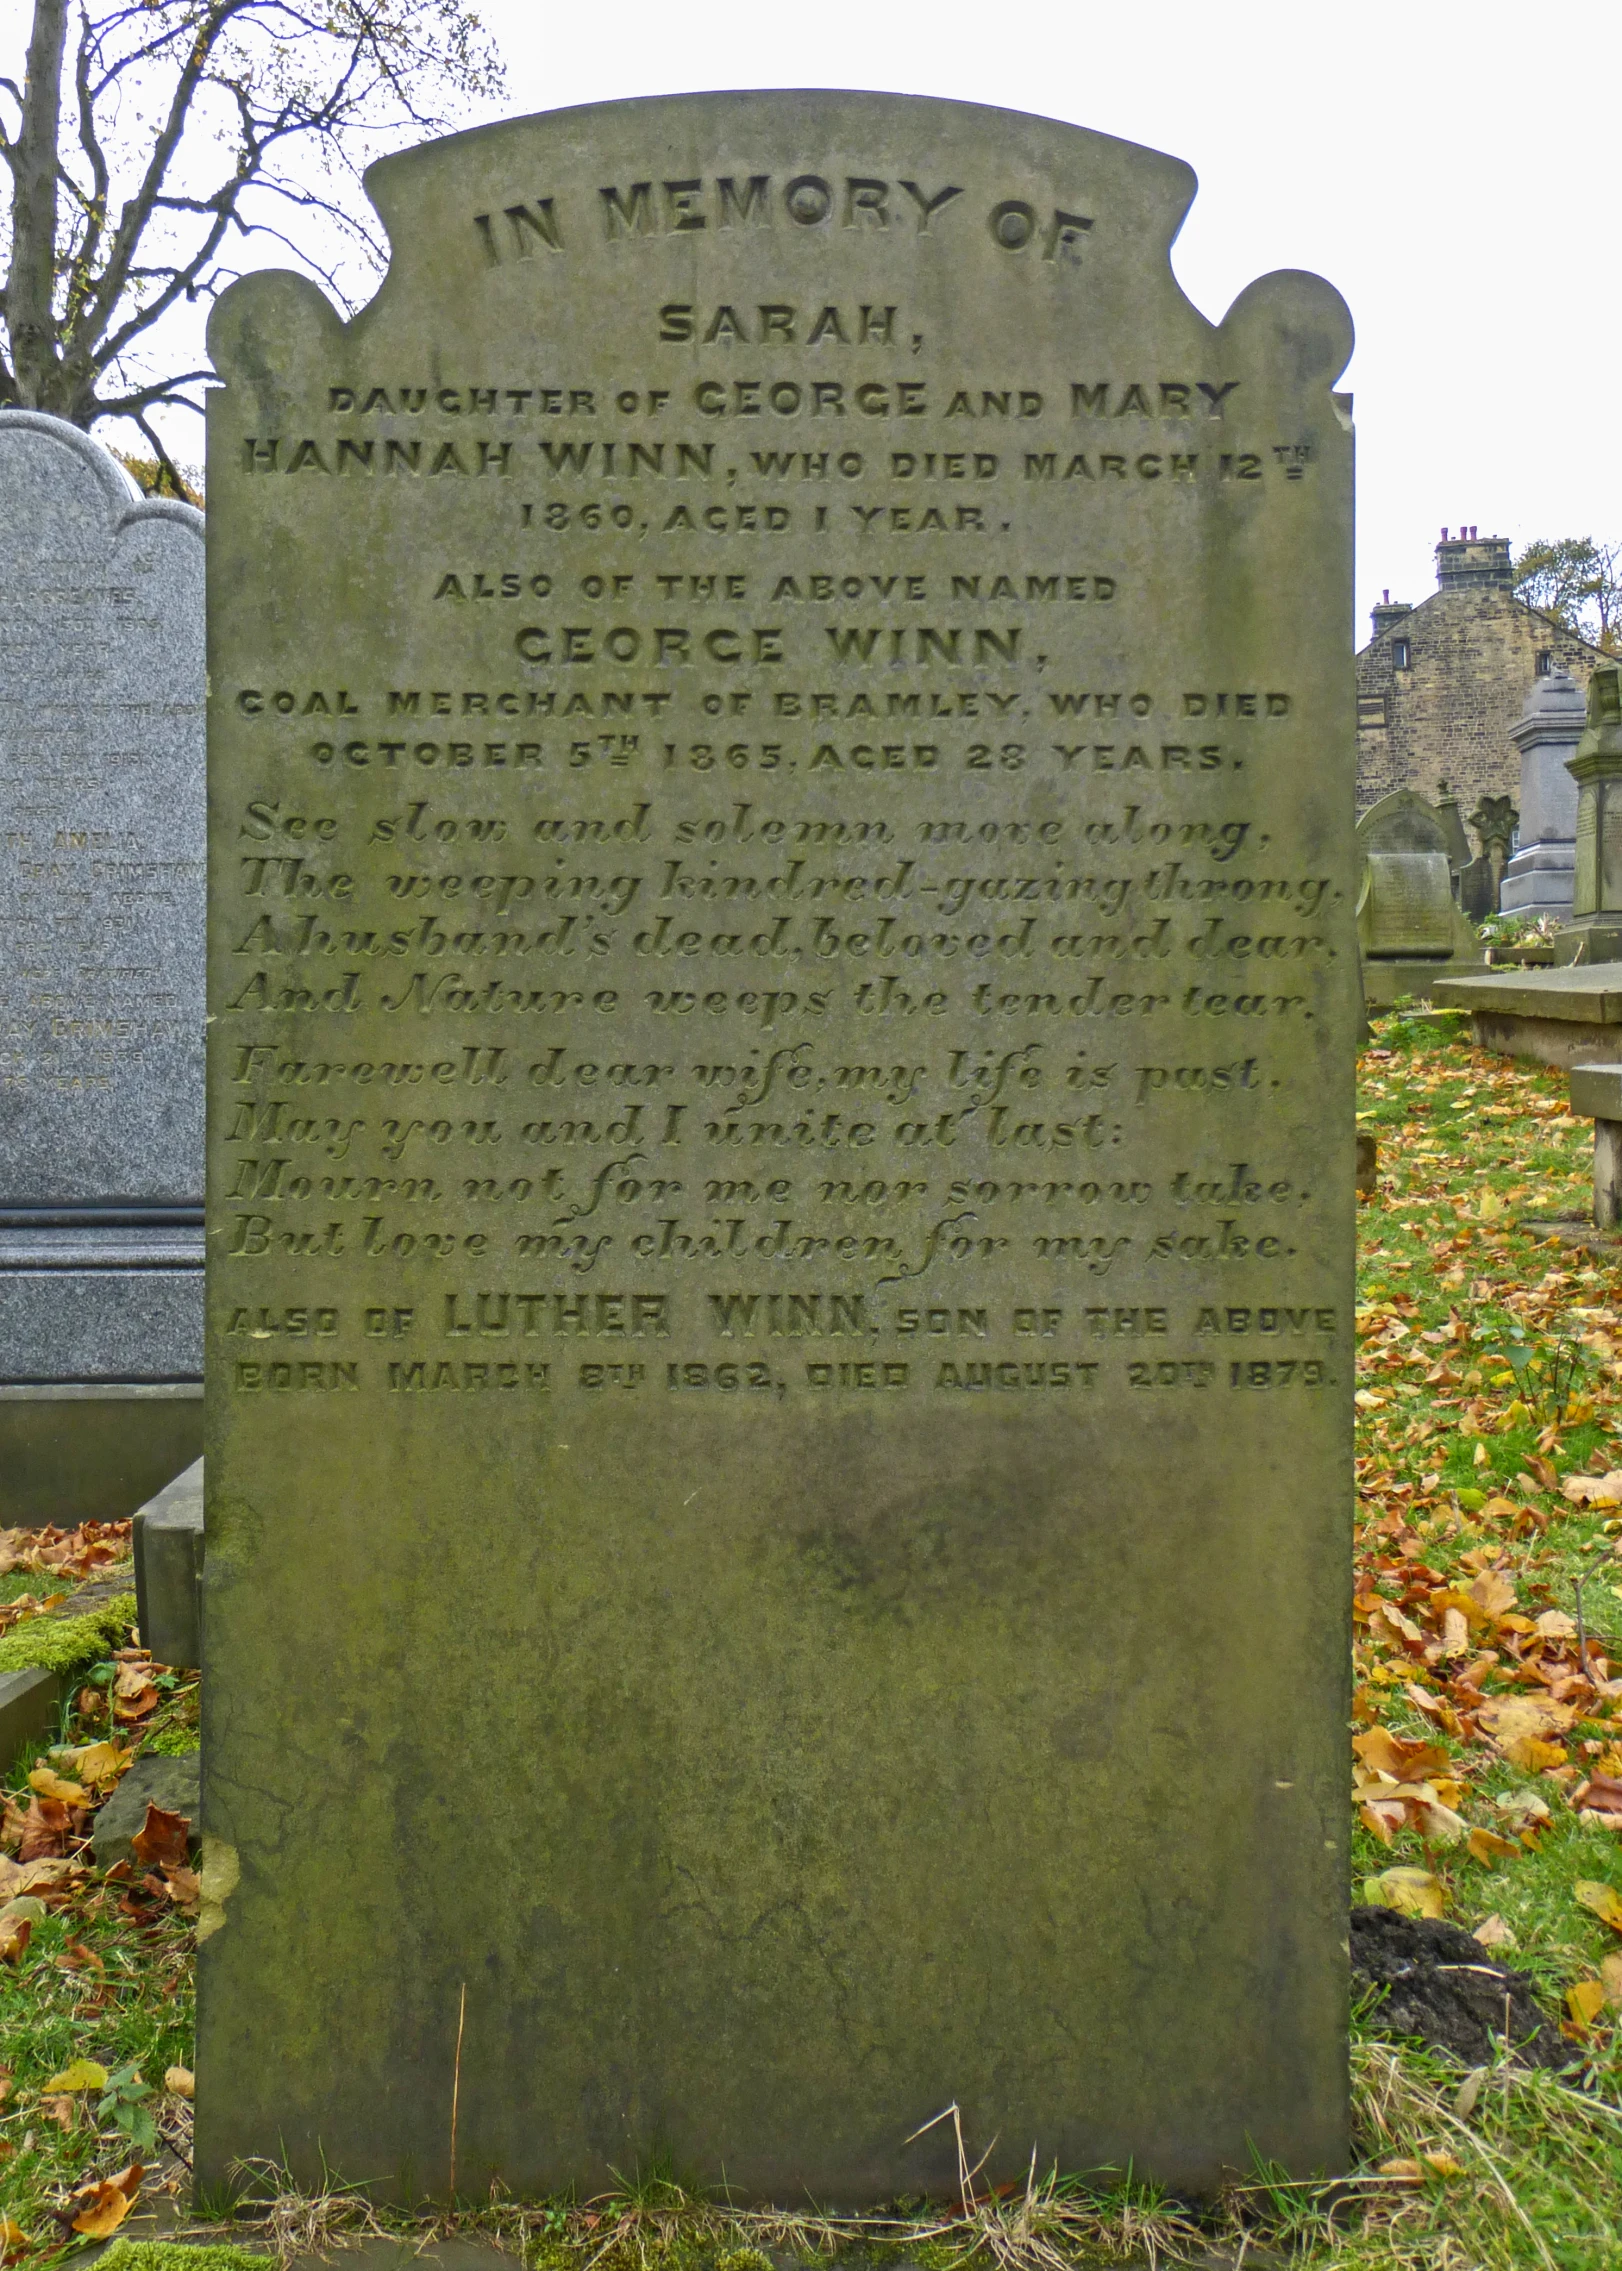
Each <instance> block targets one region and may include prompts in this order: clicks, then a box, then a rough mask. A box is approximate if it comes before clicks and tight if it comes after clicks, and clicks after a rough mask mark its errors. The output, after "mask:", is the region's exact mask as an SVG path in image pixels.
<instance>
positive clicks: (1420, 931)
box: [1357, 789, 1487, 1008]
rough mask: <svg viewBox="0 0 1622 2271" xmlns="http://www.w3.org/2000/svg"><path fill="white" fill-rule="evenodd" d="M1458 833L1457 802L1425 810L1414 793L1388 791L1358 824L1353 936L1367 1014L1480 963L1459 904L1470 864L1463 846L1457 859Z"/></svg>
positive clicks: (1482, 952) (1482, 953)
mask: <svg viewBox="0 0 1622 2271" xmlns="http://www.w3.org/2000/svg"><path fill="white" fill-rule="evenodd" d="M1462 835H1463V828H1462V824H1461V823H1460V821H1459V817H1458V806H1457V804H1456V803H1455V802H1453V801H1452V800H1451V799H1449V800H1446V801H1445V802H1444V803H1443V804H1441V805H1433V804H1428V803H1427V802H1426V801H1425V799H1424V798H1423V797H1422V796H1421V795H1420V794H1419V793H1418V791H1417V790H1415V789H1393V790H1392V792H1391V794H1390V795H1389V796H1383V797H1382V798H1381V799H1380V801H1379V803H1378V804H1373V805H1370V807H1369V809H1368V811H1367V812H1365V813H1364V815H1363V817H1362V819H1361V820H1359V822H1358V823H1357V844H1358V850H1359V852H1360V854H1361V855H1362V874H1361V877H1360V880H1359V885H1358V897H1357V937H1358V946H1359V949H1360V951H1361V953H1362V957H1363V996H1364V999H1365V1001H1366V1002H1367V1003H1368V1004H1369V1006H1370V1007H1371V1008H1383V1007H1387V1006H1389V1004H1390V1003H1392V1002H1393V1001H1396V1000H1398V999H1400V997H1401V996H1403V995H1404V994H1415V993H1424V992H1426V991H1428V989H1429V987H1430V986H1431V985H1432V983H1433V982H1434V981H1435V980H1436V979H1438V978H1441V977H1445V976H1450V975H1456V974H1457V973H1459V972H1461V971H1465V970H1473V969H1479V968H1481V967H1482V966H1483V965H1484V964H1485V962H1486V959H1487V956H1486V949H1485V948H1484V947H1483V946H1482V944H1481V941H1480V939H1479V938H1478V937H1477V935H1476V931H1475V926H1474V924H1473V923H1472V922H1471V921H1470V919H1469V917H1468V916H1467V915H1466V914H1465V912H1464V910H1463V909H1462V908H1461V907H1460V905H1459V902H1458V898H1457V885H1458V878H1459V875H1460V873H1461V872H1462V871H1463V868H1464V867H1465V866H1466V865H1467V864H1468V860H1469V845H1468V843H1465V844H1464V846H1463V857H1462V860H1461V857H1460V849H1459V844H1458V841H1457V839H1458V838H1460V837H1462Z"/></svg>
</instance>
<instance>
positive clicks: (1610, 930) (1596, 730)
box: [1554, 662, 1622, 964]
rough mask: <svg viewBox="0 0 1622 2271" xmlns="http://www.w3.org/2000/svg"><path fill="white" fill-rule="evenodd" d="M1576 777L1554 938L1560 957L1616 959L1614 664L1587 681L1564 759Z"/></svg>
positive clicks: (1618, 821)
mask: <svg viewBox="0 0 1622 2271" xmlns="http://www.w3.org/2000/svg"><path fill="white" fill-rule="evenodd" d="M1567 771H1568V772H1569V773H1570V774H1571V777H1572V779H1573V781H1575V783H1576V784H1577V845H1576V859H1575V863H1574V866H1573V869H1572V910H1571V922H1570V924H1569V926H1568V927H1567V928H1566V929H1565V930H1563V931H1561V932H1560V933H1559V934H1558V935H1557V936H1556V939H1555V942H1554V948H1555V955H1556V958H1557V959H1558V960H1560V961H1561V962H1564V963H1568V964H1570V963H1579V962H1616V961H1622V666H1618V665H1617V664H1616V663H1614V662H1611V663H1602V664H1601V665H1600V666H1599V668H1598V669H1596V670H1595V672H1594V674H1593V676H1592V677H1591V678H1590V679H1589V681H1588V707H1587V714H1586V717H1585V721H1584V724H1583V730H1582V734H1581V736H1580V738H1579V740H1578V743H1577V747H1576V749H1575V751H1574V752H1573V754H1572V756H1571V757H1570V759H1569V760H1568V763H1567Z"/></svg>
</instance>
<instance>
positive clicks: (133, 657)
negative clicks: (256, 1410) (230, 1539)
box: [0, 410, 204, 1522]
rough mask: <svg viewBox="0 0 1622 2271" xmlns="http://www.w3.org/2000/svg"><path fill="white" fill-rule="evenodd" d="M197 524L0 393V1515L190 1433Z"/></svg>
mask: <svg viewBox="0 0 1622 2271" xmlns="http://www.w3.org/2000/svg"><path fill="white" fill-rule="evenodd" d="M202 534H203V516H202V514H201V513H199V512H196V511H194V510H193V509H192V507H190V506H189V505H183V504H178V503H171V502H168V501H146V500H143V499H142V498H141V496H140V494H139V492H138V490H137V489H136V487H135V484H134V483H133V482H132V481H131V480H130V478H129V476H128V475H127V474H126V473H125V472H124V471H123V469H122V467H120V466H119V465H118V464H117V463H116V462H115V461H114V460H113V459H112V458H111V457H110V456H109V455H108V453H107V452H106V451H105V450H104V449H102V448H101V446H100V445H99V443H97V442H94V441H92V440H91V439H90V437H89V436H88V435H86V434H84V433H82V432H81V431H80V430H79V429H78V428H77V427H75V426H70V425H67V424H66V423H64V422H63V421H62V420H60V419H56V418H50V417H46V416H43V415H41V414H39V413H36V412H32V411H22V410H5V411H0V1521H11V1522H18V1521H49V1520H62V1519H65V1518H66V1519H72V1520H81V1519H83V1518H85V1517H86V1516H90V1515H105V1514H110V1513H116V1514H127V1513H129V1512H130V1511H131V1510H132V1509H133V1508H134V1507H135V1506H136V1505H138V1504H139V1503H140V1501H141V1500H142V1499H143V1498H144V1497H146V1496H148V1495H149V1494H150V1492H151V1491H152V1490H153V1489H154V1488H156V1487H157V1485H158V1484H159V1483H161V1482H163V1481H165V1480H167V1478H168V1476H169V1475H170V1474H172V1473H173V1472H174V1471H175V1470H176V1468H177V1467H178V1466H182V1465H184V1464H185V1463H186V1460H187V1459H188V1458H189V1457H195V1456H196V1452H197V1449H198V1448H199V1444H200V1435H201V1406H200V1382H201V1374H202V1187H203V1186H202V1168H203V1159H202V1133H203V1130H202V1118H203V1091H202V1055H203V901H204V816H203V766H204V749H203V543H202Z"/></svg>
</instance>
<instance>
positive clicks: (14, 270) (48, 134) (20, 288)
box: [6, 0, 68, 410]
mask: <svg viewBox="0 0 1622 2271" xmlns="http://www.w3.org/2000/svg"><path fill="white" fill-rule="evenodd" d="M67 25H68V0H34V28H33V31H32V33H31V35H30V37H29V41H28V76H27V79H26V81H25V82H24V86H23V115H22V126H21V131H20V132H19V134H18V137H17V165H16V173H15V181H16V194H15V197H14V199H13V204H12V236H11V274H10V277H9V278H8V279H7V287H6V315H7V319H8V324H7V327H8V329H9V330H10V333H11V355H12V368H13V371H14V374H15V377H16V382H17V399H18V401H19V402H20V403H21V405H22V407H23V408H24V409H25V410H49V409H54V408H55V407H56V405H55V403H54V402H53V401H52V399H51V397H52V394H53V392H54V388H53V385H52V381H53V379H54V378H55V377H56V376H57V373H58V369H59V359H58V353H57V340H56V310H55V306H54V296H53V286H54V283H55V277H56V168H57V140H58V135H59V132H60V121H61V115H62V49H63V45H64V43H65V41H66V38H67Z"/></svg>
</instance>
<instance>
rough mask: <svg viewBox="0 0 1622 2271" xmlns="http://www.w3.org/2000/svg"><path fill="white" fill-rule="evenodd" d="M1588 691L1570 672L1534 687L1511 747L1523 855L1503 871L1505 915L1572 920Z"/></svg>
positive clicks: (1535, 682) (1557, 673) (1535, 683)
mask: <svg viewBox="0 0 1622 2271" xmlns="http://www.w3.org/2000/svg"><path fill="white" fill-rule="evenodd" d="M1583 706H1584V702H1583V690H1582V688H1581V687H1580V686H1579V685H1578V684H1577V682H1576V680H1575V679H1574V678H1572V677H1571V676H1570V675H1569V674H1568V673H1567V672H1566V671H1564V670H1550V671H1547V672H1545V673H1544V675H1543V676H1542V677H1540V678H1534V679H1533V681H1532V691H1531V692H1530V694H1528V695H1527V697H1526V707H1525V709H1524V711H1523V712H1522V714H1521V718H1520V722H1519V724H1517V725H1516V726H1514V727H1513V728H1512V730H1511V734H1510V739H1511V740H1512V741H1513V742H1514V743H1515V746H1516V748H1517V749H1518V750H1519V751H1520V753H1521V842H1520V849H1519V851H1517V852H1516V854H1515V856H1514V857H1513V859H1511V861H1510V863H1509V865H1508V867H1507V868H1506V869H1505V870H1504V884H1503V890H1502V893H1501V894H1500V904H1501V906H1502V908H1503V910H1504V912H1505V914H1528V915H1542V914H1549V915H1569V914H1570V913H1571V908H1572V880H1573V871H1574V869H1575V867H1576V863H1577V783H1576V781H1575V780H1574V779H1573V778H1572V775H1571V770H1570V765H1571V759H1572V758H1573V757H1574V756H1575V755H1576V753H1577V743H1578V740H1579V738H1580V736H1581V734H1582V730H1583Z"/></svg>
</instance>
